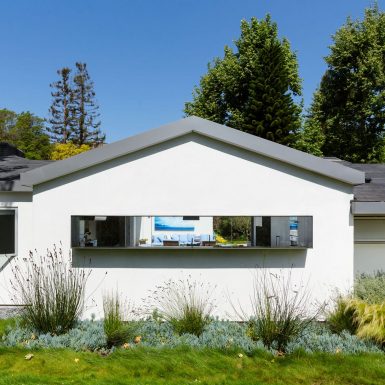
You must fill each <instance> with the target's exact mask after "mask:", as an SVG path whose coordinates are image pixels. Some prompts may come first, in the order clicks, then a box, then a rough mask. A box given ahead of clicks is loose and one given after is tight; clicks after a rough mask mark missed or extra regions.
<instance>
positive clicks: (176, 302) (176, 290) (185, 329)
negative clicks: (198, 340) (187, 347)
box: [151, 278, 213, 336]
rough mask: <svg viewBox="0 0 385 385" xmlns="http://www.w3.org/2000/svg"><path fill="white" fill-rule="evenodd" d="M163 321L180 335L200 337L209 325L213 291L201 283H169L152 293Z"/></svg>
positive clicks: (188, 281) (188, 280) (190, 281)
mask: <svg viewBox="0 0 385 385" xmlns="http://www.w3.org/2000/svg"><path fill="white" fill-rule="evenodd" d="M152 294H153V295H152V297H151V299H152V301H154V302H155V304H156V306H157V308H158V311H159V314H160V316H161V317H162V319H164V320H166V321H168V322H169V323H170V324H171V326H172V328H173V330H174V332H175V333H177V334H185V333H187V334H192V335H195V336H200V335H201V334H202V332H203V329H204V327H205V326H206V325H207V324H208V323H209V322H210V317H211V313H212V310H213V303H212V301H211V289H210V288H209V287H208V286H207V285H205V284H203V283H200V282H197V281H192V280H191V279H190V278H188V279H187V280H186V281H183V280H179V281H172V280H170V281H167V282H166V283H165V284H163V285H161V286H158V287H157V290H156V291H155V292H153V293H152Z"/></svg>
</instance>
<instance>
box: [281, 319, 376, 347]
mask: <svg viewBox="0 0 385 385" xmlns="http://www.w3.org/2000/svg"><path fill="white" fill-rule="evenodd" d="M301 350H302V351H305V352H306V353H320V352H322V353H331V354H341V353H342V354H362V353H376V352H377V353H380V352H381V349H380V348H379V347H378V346H376V345H374V344H373V343H371V342H369V341H363V340H361V339H360V338H358V337H356V336H355V335H352V334H350V333H349V332H348V331H347V330H344V331H342V332H341V333H339V334H334V333H332V332H331V331H330V330H329V329H328V328H327V327H326V326H322V325H318V326H314V325H312V324H309V325H308V327H306V328H305V329H304V330H303V331H302V332H301V333H300V334H299V336H298V337H296V338H295V339H294V340H292V341H291V342H289V343H288V345H287V348H286V352H287V353H294V352H296V351H301Z"/></svg>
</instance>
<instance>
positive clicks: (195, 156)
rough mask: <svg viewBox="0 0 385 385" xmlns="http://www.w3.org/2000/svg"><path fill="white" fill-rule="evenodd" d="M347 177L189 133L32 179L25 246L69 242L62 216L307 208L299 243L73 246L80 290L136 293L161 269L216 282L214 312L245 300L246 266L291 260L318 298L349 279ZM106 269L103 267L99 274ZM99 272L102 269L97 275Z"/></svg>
mask: <svg viewBox="0 0 385 385" xmlns="http://www.w3.org/2000/svg"><path fill="white" fill-rule="evenodd" d="M352 198H353V194H352V186H348V185H346V184H343V183H340V182H337V181H333V180H331V179H328V178H326V177H322V176H318V175H315V174H312V173H310V172H306V171H304V170H300V169H298V168H296V167H293V166H290V165H287V164H283V163H281V162H278V161H274V160H271V159H267V158H264V157H260V156H257V155H255V154H251V153H249V152H246V151H242V150H239V149H236V148H234V147H230V146H227V145H224V144H221V143H218V142H216V141H213V140H209V139H205V138H203V137H201V136H197V135H188V136H186V137H185V138H183V139H177V140H174V141H171V142H169V143H165V144H163V145H158V146H157V147H156V148H152V149H147V150H144V151H141V152H140V153H137V154H133V155H129V156H125V157H122V158H119V159H116V160H113V161H110V162H107V163H104V164H102V165H98V166H94V167H92V168H90V169H87V170H83V171H80V172H78V173H76V174H73V175H70V176H65V177H62V178H59V179H57V180H53V181H49V182H47V183H43V184H41V185H39V186H35V187H34V196H33V214H32V221H31V222H32V226H31V231H32V237H31V238H29V240H30V243H31V244H30V245H29V246H28V247H27V246H26V244H23V245H22V246H21V248H22V249H23V250H20V251H21V252H24V253H26V252H27V249H29V248H32V247H33V248H34V247H36V248H38V249H39V250H45V249H46V248H47V247H50V246H51V245H52V244H53V243H56V244H58V243H59V242H62V244H63V248H64V250H69V248H70V235H71V231H70V217H71V215H125V216H144V215H151V216H155V215H159V216H172V215H178V216H179V215H180V216H181V215H192V216H204V215H209V216H210V215H213V216H214V215H237V216H240V215H245V216H261V215H270V216H274V215H279V216H282V215H288V216H290V215H297V216H300V215H310V216H313V244H314V248H313V249H308V250H293V249H291V250H269V249H266V250H218V249H211V250H193V251H191V250H156V251H155V250H123V251H121V250H119V251H114V250H111V251H110V250H93V249H87V250H81V251H78V252H76V253H75V254H76V257H77V258H80V257H86V258H87V259H88V258H91V261H92V262H91V263H92V267H93V272H92V275H91V279H90V285H89V292H92V291H93V289H94V288H97V287H98V289H97V290H96V292H94V293H93V294H92V299H94V300H95V301H96V304H98V306H99V307H97V308H93V309H91V310H90V311H91V312H92V311H94V312H96V313H97V314H98V315H100V314H99V312H100V311H101V307H100V303H101V302H100V298H101V292H102V291H103V290H107V289H116V288H118V289H119V291H121V292H123V293H125V294H126V295H127V296H128V298H129V299H132V300H134V301H136V302H139V301H140V299H141V298H143V297H145V296H146V294H147V293H148V290H150V289H154V288H155V285H156V284H159V283H161V282H163V281H164V280H167V279H169V278H173V279H178V278H180V277H183V276H185V277H186V276H188V275H191V276H192V277H194V278H197V279H200V280H204V281H207V282H210V283H211V284H212V285H215V286H216V293H217V294H216V297H217V300H218V302H219V303H218V305H219V306H218V309H217V312H218V314H219V315H221V316H226V314H227V313H228V312H231V306H229V305H228V301H227V297H228V296H229V295H230V296H231V297H232V299H233V301H234V303H236V302H237V301H238V300H240V301H241V302H243V303H245V302H247V299H248V298H249V296H250V290H251V287H252V276H253V271H254V270H255V266H257V265H258V266H267V267H271V268H274V269H279V268H288V267H290V266H292V265H293V266H294V267H293V275H294V278H295V279H296V280H297V281H298V282H299V280H300V279H301V278H302V280H305V281H306V280H307V279H309V281H310V286H311V288H312V290H313V292H314V294H315V296H317V297H318V299H327V298H328V297H329V295H330V291H331V290H333V289H335V288H336V287H338V288H340V289H341V290H345V289H347V288H348V287H349V285H350V284H351V281H352V278H353V224H352V217H351V215H350V200H351V199H352ZM106 272H107V276H105V273H106ZM103 277H104V278H103Z"/></svg>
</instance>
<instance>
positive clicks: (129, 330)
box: [103, 292, 139, 347]
mask: <svg viewBox="0 0 385 385" xmlns="http://www.w3.org/2000/svg"><path fill="white" fill-rule="evenodd" d="M103 311H104V321H103V325H104V333H105V334H106V338H107V346H108V347H112V346H119V345H122V344H124V343H126V342H129V341H132V340H133V338H134V337H135V335H136V334H138V333H137V330H138V327H139V323H138V322H132V321H130V320H128V318H129V316H130V314H129V313H132V310H130V309H129V305H128V303H127V302H125V301H122V300H121V299H120V297H119V294H118V293H117V292H116V293H115V294H113V293H110V294H104V296H103Z"/></svg>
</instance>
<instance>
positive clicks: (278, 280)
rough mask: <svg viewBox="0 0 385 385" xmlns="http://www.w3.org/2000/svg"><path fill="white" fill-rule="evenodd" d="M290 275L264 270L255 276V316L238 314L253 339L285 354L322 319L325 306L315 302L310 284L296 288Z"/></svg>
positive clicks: (253, 306) (253, 300)
mask: <svg viewBox="0 0 385 385" xmlns="http://www.w3.org/2000/svg"><path fill="white" fill-rule="evenodd" d="M291 274H292V272H291V270H290V272H289V273H288V274H286V275H283V274H277V273H275V272H272V271H269V270H268V269H262V270H260V271H257V273H256V275H255V277H254V286H253V293H252V295H251V309H252V315H251V317H250V316H249V315H248V314H247V313H245V312H244V311H243V310H242V309H241V311H240V312H239V311H237V309H235V310H236V312H237V314H238V316H239V317H241V318H242V319H243V320H244V321H245V322H248V325H249V331H248V334H249V336H250V337H251V338H252V339H253V340H256V341H262V342H263V344H264V346H266V347H267V348H268V349H275V350H277V351H279V352H282V353H284V352H285V350H286V347H287V345H288V343H289V342H290V341H292V340H293V339H294V338H296V337H297V336H299V335H300V333H301V332H302V331H303V330H304V329H305V328H306V327H307V326H308V325H309V324H310V323H311V322H313V321H314V319H315V318H316V317H317V316H318V314H319V313H320V311H321V306H319V305H316V304H314V303H312V302H311V296H310V292H309V290H308V287H307V285H302V284H301V285H294V284H293V282H292V275H291Z"/></svg>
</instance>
